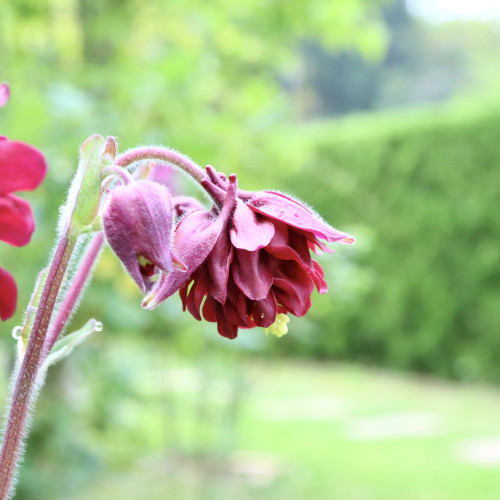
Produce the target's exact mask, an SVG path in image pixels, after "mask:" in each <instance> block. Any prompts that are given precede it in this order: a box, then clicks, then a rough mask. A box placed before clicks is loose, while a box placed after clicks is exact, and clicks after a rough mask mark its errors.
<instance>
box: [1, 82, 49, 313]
mask: <svg viewBox="0 0 500 500" xmlns="http://www.w3.org/2000/svg"><path fill="white" fill-rule="evenodd" d="M8 97H9V88H8V86H7V85H6V84H2V85H0V106H3V105H4V104H5V103H6V102H7V100H8ZM46 171H47V165H46V163H45V158H44V157H43V155H42V153H40V151H38V149H36V148H34V147H32V146H30V145H29V144H25V143H23V142H19V141H9V140H8V139H7V138H6V137H3V136H0V240H2V241H5V242H7V243H9V244H11V245H14V246H23V245H26V244H27V243H29V241H30V239H31V235H32V234H33V231H34V229H35V223H34V219H33V214H32V212H31V208H30V205H29V203H28V202H27V201H25V200H23V199H21V198H18V197H17V196H14V195H13V194H12V193H14V192H16V191H31V190H33V189H36V188H37V187H38V186H39V185H40V184H41V182H42V180H43V178H44V177H45V173H46ZM16 300H17V288H16V283H15V281H14V278H13V277H12V275H11V274H9V273H8V272H7V271H5V270H3V269H0V317H1V318H2V320H4V321H5V320H6V319H8V318H10V317H11V316H12V315H13V314H14V311H15V309H16Z"/></svg>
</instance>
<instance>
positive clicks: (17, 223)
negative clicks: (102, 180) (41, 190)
mask: <svg viewBox="0 0 500 500" xmlns="http://www.w3.org/2000/svg"><path fill="white" fill-rule="evenodd" d="M34 230H35V222H34V220H33V214H32V212H31V208H30V205H29V203H28V202H27V201H25V200H22V199H21V198H18V197H17V196H13V195H10V194H9V195H7V196H0V240H2V241H5V242H7V243H10V244H11V245H14V246H16V247H21V246H23V245H26V244H27V243H29V241H30V239H31V235H32V234H33V231H34Z"/></svg>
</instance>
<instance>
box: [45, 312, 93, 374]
mask: <svg viewBox="0 0 500 500" xmlns="http://www.w3.org/2000/svg"><path fill="white" fill-rule="evenodd" d="M101 330H102V323H101V322H100V321H96V320H95V319H94V318H92V319H89V320H88V321H87V323H85V325H84V326H83V327H82V328H80V329H79V330H77V331H76V332H73V333H70V334H68V335H65V336H64V337H62V338H61V339H59V340H58V341H57V342H56V343H55V344H54V347H53V348H52V350H51V351H50V354H49V355H48V356H47V359H46V360H45V361H44V363H43V366H42V371H45V370H47V369H48V367H49V366H52V365H54V364H55V363H57V362H58V361H60V360H61V359H63V358H65V357H66V356H68V355H69V354H70V353H71V352H72V351H73V349H74V348H75V347H76V346H77V345H78V344H81V343H82V342H83V341H84V340H86V339H87V338H88V337H89V336H90V335H92V334H93V333H94V332H100V331H101Z"/></svg>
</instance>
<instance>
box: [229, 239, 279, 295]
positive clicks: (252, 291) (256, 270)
mask: <svg viewBox="0 0 500 500" xmlns="http://www.w3.org/2000/svg"><path fill="white" fill-rule="evenodd" d="M235 252H236V256H237V259H235V261H234V262H233V265H232V271H233V273H232V274H233V278H234V281H235V282H236V284H237V285H238V288H239V289H240V290H241V291H242V292H243V293H244V294H245V295H246V296H247V297H248V298H249V299H251V300H262V299H265V298H266V297H267V294H268V293H269V290H270V289H271V285H272V284H273V275H272V273H271V271H270V270H269V269H268V267H267V266H266V264H265V258H266V254H265V253H264V252H262V251H260V250H257V251H255V252H247V251H246V250H239V249H236V250H235Z"/></svg>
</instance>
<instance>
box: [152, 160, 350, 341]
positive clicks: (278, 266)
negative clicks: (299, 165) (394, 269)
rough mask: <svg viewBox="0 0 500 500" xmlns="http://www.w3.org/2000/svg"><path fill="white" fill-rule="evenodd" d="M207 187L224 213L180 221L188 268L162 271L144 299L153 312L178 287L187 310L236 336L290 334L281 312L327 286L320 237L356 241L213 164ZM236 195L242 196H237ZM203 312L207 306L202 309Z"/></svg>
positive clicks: (302, 309)
mask: <svg viewBox="0 0 500 500" xmlns="http://www.w3.org/2000/svg"><path fill="white" fill-rule="evenodd" d="M207 173H208V175H209V178H210V180H208V179H206V181H205V182H204V186H205V188H207V189H208V190H210V191H211V192H212V193H213V194H215V195H216V197H217V196H218V197H219V199H220V200H221V203H222V200H223V196H224V197H225V198H224V201H223V203H222V209H221V210H220V213H219V214H218V215H215V214H214V213H213V212H206V211H201V210H197V211H194V212H191V213H190V214H189V215H187V216H186V217H185V218H184V219H182V220H181V222H180V223H179V225H178V226H177V229H176V231H175V238H174V245H173V248H174V249H175V251H176V252H177V254H178V255H179V257H180V258H181V259H182V260H183V262H185V263H186V265H187V266H188V271H187V272H186V273H180V272H176V271H174V272H173V273H171V274H168V275H163V276H162V277H161V279H160V280H159V281H158V283H156V285H155V286H154V287H153V289H152V291H151V293H150V294H149V295H148V296H147V297H146V299H145V301H144V304H143V305H144V307H146V308H148V309H151V308H153V307H156V306H157V305H158V304H159V303H161V302H162V301H163V300H165V299H166V298H167V297H169V296H170V295H172V294H173V293H175V291H177V290H179V293H180V296H181V299H182V303H183V306H184V309H186V308H187V309H188V311H189V312H190V313H191V314H192V315H193V316H194V317H195V318H196V319H198V320H201V316H202V315H203V317H204V318H205V319H206V320H207V321H213V322H216V323H217V328H218V331H219V333H220V334H221V335H223V336H224V337H228V338H235V337H236V336H237V333H238V328H252V327H255V326H260V327H264V328H267V327H271V325H273V324H274V325H275V327H274V333H276V334H279V335H282V334H283V333H286V326H285V324H286V322H287V321H288V319H287V318H286V317H285V316H283V315H284V314H286V313H288V312H289V313H291V314H293V315H295V316H303V315H304V314H306V313H307V311H308V310H309V308H310V307H311V293H312V292H313V290H314V287H315V286H316V288H317V289H318V291H319V293H325V292H326V291H327V285H326V283H325V281H324V272H323V270H322V268H321V266H320V265H319V264H318V263H317V262H316V261H314V260H313V259H312V258H311V254H310V251H311V250H312V251H315V252H318V253H319V252H321V250H325V251H328V252H332V250H330V249H329V248H328V247H326V246H325V245H324V243H323V242H321V241H320V239H322V240H326V241H328V242H341V243H353V242H354V239H353V238H352V237H351V236H349V235H348V234H346V233H343V232H340V231H337V230H336V229H334V228H332V227H331V226H329V225H328V224H326V223H325V222H323V221H322V220H321V219H320V218H319V217H318V216H317V215H316V214H314V213H313V212H312V211H311V210H309V209H308V208H306V207H305V206H304V205H303V204H301V203H299V202H298V201H296V200H293V199H292V198H289V197H288V196H285V195H283V194H280V193H276V192H272V191H264V192H258V193H249V192H246V191H236V177H235V176H231V177H230V181H229V182H227V181H226V179H225V177H224V176H221V175H220V174H217V173H216V172H215V171H214V170H213V169H212V168H211V167H207ZM236 194H237V196H236ZM200 310H201V311H200Z"/></svg>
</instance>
